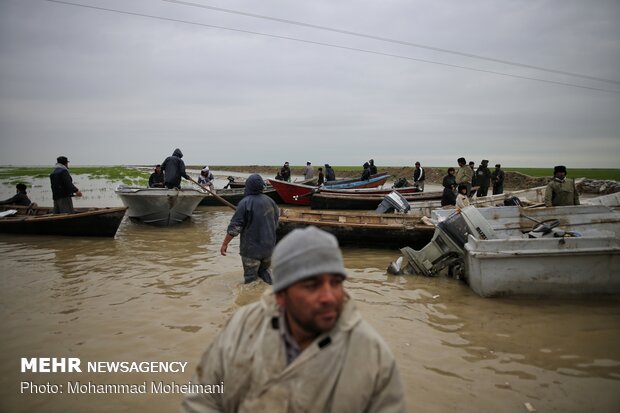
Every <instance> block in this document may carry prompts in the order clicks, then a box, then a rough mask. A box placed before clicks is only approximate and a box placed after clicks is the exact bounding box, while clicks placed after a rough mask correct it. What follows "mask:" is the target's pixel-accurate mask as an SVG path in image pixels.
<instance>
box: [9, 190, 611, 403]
mask: <svg viewBox="0 0 620 413" xmlns="http://www.w3.org/2000/svg"><path fill="white" fill-rule="evenodd" d="M95 192H96V191H95ZM111 194H112V195H110V192H109V191H108V193H107V194H105V193H100V195H101V197H102V199H104V200H105V201H106V202H109V203H114V202H116V200H115V199H114V198H113V192H111ZM91 195H93V197H92V198H91V199H94V198H95V195H94V194H91ZM80 202H86V201H84V200H82V201H80ZM231 215H232V211H231V210H229V209H227V208H224V207H215V208H206V207H200V208H199V209H198V210H197V211H196V212H195V214H194V216H193V218H192V220H191V221H188V222H185V223H183V224H181V225H178V226H175V227H169V228H156V227H150V226H146V225H141V224H137V223H134V222H131V221H130V220H128V219H127V218H125V220H124V221H123V223H122V224H121V227H120V228H119V231H118V233H117V235H116V237H115V238H114V239H96V238H70V237H66V238H65V237H45V236H15V237H12V236H9V235H5V234H0V267H1V268H2V269H1V280H2V288H1V289H0V294H1V299H0V308H1V309H2V317H1V321H0V334H1V337H2V341H1V344H0V345H1V350H2V351H1V352H0V412H81V411H93V412H136V411H157V412H159V411H178V409H179V405H180V401H181V398H182V395H181V394H174V393H173V394H153V393H151V392H149V393H148V394H67V382H76V381H79V382H81V383H87V382H89V381H90V382H93V383H97V384H129V383H138V384H140V383H143V382H145V381H146V382H147V383H149V385H150V383H151V382H156V383H157V382H160V381H163V382H165V383H169V382H172V381H175V382H177V383H180V384H183V383H187V381H188V380H189V379H190V377H191V375H192V373H193V370H194V368H195V366H196V363H197V362H198V359H199V357H200V355H201V353H202V352H203V351H204V349H205V348H206V347H207V346H208V345H209V343H210V342H211V340H212V339H213V337H214V335H215V334H216V333H217V332H218V331H219V330H220V328H221V327H222V326H223V324H224V323H225V322H226V320H227V319H228V318H229V317H230V316H231V314H233V312H234V311H235V310H236V309H238V308H239V307H240V306H242V305H245V304H248V303H252V302H255V301H256V300H258V299H259V298H260V296H261V294H262V293H263V292H264V291H265V290H266V289H267V288H268V287H267V286H266V285H265V284H262V283H255V284H251V285H247V286H245V285H242V284H241V283H242V267H241V260H240V258H239V255H238V251H239V247H238V245H239V244H238V240H235V241H233V242H232V243H231V246H230V247H229V252H230V253H229V255H228V256H227V257H222V256H220V255H219V245H220V244H221V241H222V239H223V236H224V232H225V228H226V226H227V224H228V220H229V219H230V217H231ZM343 254H344V258H345V266H346V268H347V271H348V273H349V278H348V280H347V281H346V288H347V290H348V291H349V292H350V294H351V295H352V296H353V297H354V299H355V300H356V302H357V306H358V308H359V309H360V311H361V312H362V314H363V316H364V317H365V318H366V319H367V320H368V321H369V322H370V323H371V324H372V325H373V326H374V327H375V328H376V329H377V330H378V331H379V333H380V334H381V335H382V336H383V337H384V339H385V340H386V342H387V343H388V345H389V346H390V348H391V349H392V351H393V352H394V354H395V357H396V360H397V363H398V366H399V369H400V374H401V376H402V379H403V382H404V386H405V391H406V397H407V402H408V405H409V408H410V410H411V411H425V412H448V411H459V412H527V411H528V410H527V408H526V405H525V403H529V405H530V406H532V407H533V408H535V409H536V410H537V411H539V412H551V411H553V412H583V411H597V412H615V411H619V409H620V345H619V343H620V299H619V298H618V297H599V298H590V299H553V300H551V299H535V298H527V299H506V298H502V299H484V298H480V297H478V296H477V295H475V294H474V293H473V292H472V291H471V290H470V289H469V288H468V287H467V285H465V284H464V283H462V282H458V281H455V280H452V279H448V278H443V277H438V278H424V277H417V276H407V277H394V276H387V275H386V274H385V268H386V267H387V265H388V264H389V262H390V261H391V260H393V259H394V258H396V257H397V256H398V251H395V250H384V249H368V248H364V249H361V248H354V247H347V248H344V249H343ZM22 357H78V358H80V359H81V361H82V367H85V364H86V363H87V362H89V361H90V362H92V361H130V362H131V361H136V362H141V361H183V362H187V363H188V364H187V369H186V371H185V372H182V373H92V372H87V371H84V369H83V372H82V373H21V372H20V367H21V366H20V360H21V358H22ZM21 382H33V383H36V384H46V383H48V382H49V383H50V384H52V385H53V384H59V385H60V384H62V385H63V386H64V387H63V390H64V393H63V394H30V393H29V392H25V393H23V394H22V393H20V385H21Z"/></svg>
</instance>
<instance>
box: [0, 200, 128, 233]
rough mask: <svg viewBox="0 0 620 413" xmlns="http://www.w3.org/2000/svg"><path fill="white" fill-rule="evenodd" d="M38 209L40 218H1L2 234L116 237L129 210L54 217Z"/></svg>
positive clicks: (90, 210)
mask: <svg viewBox="0 0 620 413" xmlns="http://www.w3.org/2000/svg"><path fill="white" fill-rule="evenodd" d="M52 210H53V208H51V207H47V208H37V209H36V210H35V213H36V215H22V214H20V215H16V216H11V217H3V218H0V232H3V233H9V234H28V235H63V236H77V237H114V235H115V234H116V231H117V230H118V227H119V225H120V224H121V221H122V220H123V217H124V216H125V211H126V210H127V208H125V207H119V208H76V209H75V211H76V212H75V213H73V214H53V213H52Z"/></svg>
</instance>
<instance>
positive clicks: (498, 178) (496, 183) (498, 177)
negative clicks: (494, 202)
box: [491, 164, 505, 195]
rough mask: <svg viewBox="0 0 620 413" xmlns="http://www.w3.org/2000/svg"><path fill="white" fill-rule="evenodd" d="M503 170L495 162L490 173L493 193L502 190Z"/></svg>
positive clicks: (496, 193) (495, 193) (499, 192)
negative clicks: (493, 168)
mask: <svg viewBox="0 0 620 413" xmlns="http://www.w3.org/2000/svg"><path fill="white" fill-rule="evenodd" d="M504 177H505V174H504V171H503V170H502V165H500V164H495V170H494V171H493V173H492V174H491V182H493V195H499V194H501V193H503V192H504Z"/></svg>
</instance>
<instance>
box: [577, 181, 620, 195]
mask: <svg viewBox="0 0 620 413" xmlns="http://www.w3.org/2000/svg"><path fill="white" fill-rule="evenodd" d="M577 190H578V191H579V192H581V193H587V194H598V195H607V194H615V193H616V192H620V182H618V181H611V180H602V179H583V180H582V181H581V182H579V183H578V184H577Z"/></svg>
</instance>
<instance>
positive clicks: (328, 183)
mask: <svg viewBox="0 0 620 413" xmlns="http://www.w3.org/2000/svg"><path fill="white" fill-rule="evenodd" d="M383 175H388V173H387V172H381V173H378V174H374V175H370V179H372V178H378V177H381V176H383ZM359 180H360V178H359V177H353V178H341V179H336V180H334V181H325V182H324V183H323V185H325V186H335V185H341V184H348V183H351V182H357V181H359Z"/></svg>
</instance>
